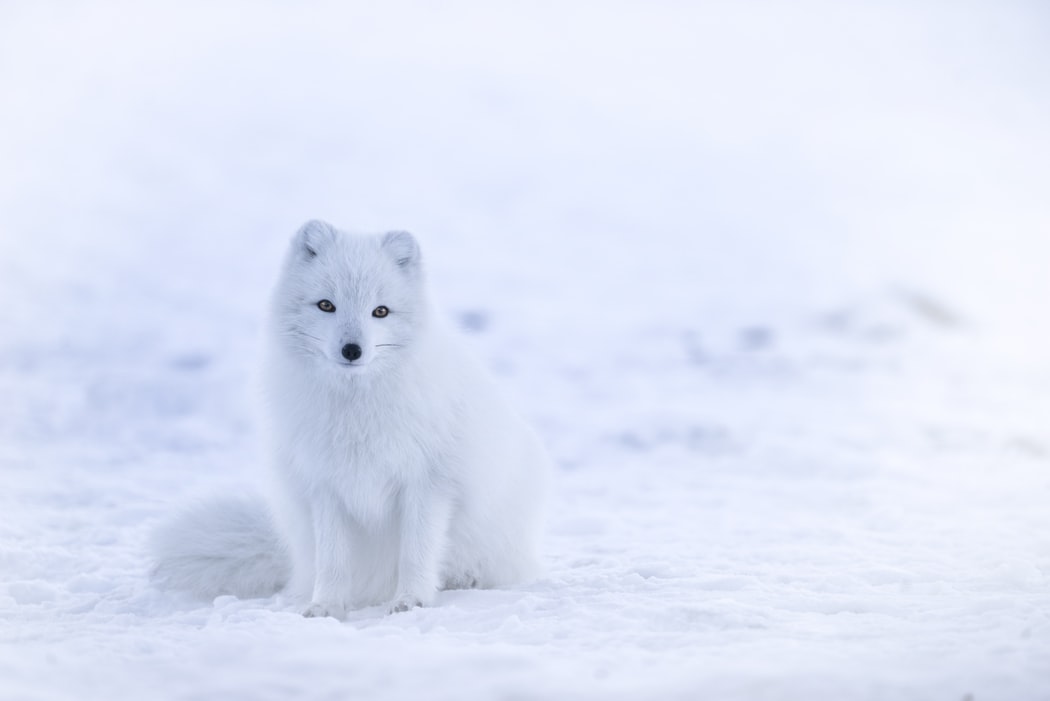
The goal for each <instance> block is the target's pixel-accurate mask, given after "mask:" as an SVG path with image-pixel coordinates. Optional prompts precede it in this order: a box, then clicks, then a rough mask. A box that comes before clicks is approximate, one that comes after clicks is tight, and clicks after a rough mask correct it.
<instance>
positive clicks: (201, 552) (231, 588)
mask: <svg viewBox="0 0 1050 701" xmlns="http://www.w3.org/2000/svg"><path fill="white" fill-rule="evenodd" d="M152 550H153V560H154V565H153V569H152V570H151V572H150V577H151V579H152V580H153V582H154V583H156V584H157V585H158V586H161V587H164V588H169V589H178V590H180V591H185V592H189V593H191V594H193V595H195V596H198V597H200V598H202V599H213V598H215V597H216V596H220V595H222V594H233V595H234V596H237V597H240V598H244V599H250V598H255V597H264V596H270V595H271V594H275V593H276V592H278V591H280V590H281V589H282V588H284V586H285V584H286V583H287V582H288V578H289V576H290V575H291V563H290V560H289V557H288V553H287V551H286V549H285V547H284V544H283V543H282V542H281V538H280V536H279V535H278V534H277V530H276V528H275V527H274V523H273V517H272V516H271V515H270V512H269V510H268V509H267V508H266V504H265V503H264V502H263V501H262V500H261V499H255V500H253V499H248V498H234V497H223V498H219V499H214V500H212V501H207V502H204V503H202V504H198V505H196V506H194V507H192V508H189V509H187V510H185V511H183V512H182V513H180V514H179V515H177V516H176V517H175V518H173V519H171V520H170V521H168V522H167V523H165V524H163V525H162V526H161V527H160V528H159V529H157V532H156V533H155V534H154V537H153V543H152Z"/></svg>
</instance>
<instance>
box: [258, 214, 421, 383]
mask: <svg viewBox="0 0 1050 701" xmlns="http://www.w3.org/2000/svg"><path fill="white" fill-rule="evenodd" d="M274 311H275V316H276V318H275V322H276V328H275V332H276V333H277V334H278V335H279V336H280V341H281V344H282V347H283V348H285V349H287V350H288V351H290V352H292V353H295V354H297V355H301V356H305V357H307V358H309V359H312V360H314V361H317V362H321V363H328V364H331V365H332V366H333V367H335V368H337V369H338V370H340V371H343V372H345V373H347V374H356V373H361V372H369V371H371V370H372V369H374V368H375V367H377V366H382V365H385V364H388V363H392V362H396V359H397V357H398V356H400V355H402V354H404V353H405V352H410V351H411V348H412V344H413V340H414V339H415V338H416V337H417V335H418V329H419V328H420V325H421V324H423V323H424V322H425V316H426V313H427V309H426V305H425V298H424V294H423V269H422V264H421V260H420V254H419V244H417V243H416V240H415V238H414V237H413V236H412V235H411V234H409V233H408V232H405V231H391V232H388V233H386V234H380V235H376V236H371V235H358V234H349V233H346V232H342V231H339V230H337V229H335V228H334V227H332V226H331V225H330V224H328V223H326V222H323V221H317V220H314V221H309V222H307V223H306V224H304V225H303V226H302V228H300V229H299V231H298V232H296V234H295V236H294V238H293V239H292V245H291V248H290V249H289V251H288V254H287V257H286V259H285V263H284V270H283V272H282V275H281V280H280V282H279V283H278V286H277V291H276V296H275V299H274Z"/></svg>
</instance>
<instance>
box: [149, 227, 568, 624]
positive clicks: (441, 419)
mask: <svg viewBox="0 0 1050 701" xmlns="http://www.w3.org/2000/svg"><path fill="white" fill-rule="evenodd" d="M322 300H327V301H328V302H329V303H330V304H328V305H322V306H324V307H325V308H326V309H327V307H328V306H331V307H333V309H330V310H328V311H325V310H322V308H319V306H318V303H319V302H321V301H322ZM380 307H383V308H385V309H386V310H388V311H387V313H386V314H383V310H380V311H378V312H377V311H375V310H377V309H378V308H380ZM269 336H270V338H269V341H268V350H269V353H268V359H267V363H266V377H265V379H266V389H267V394H268V397H267V401H268V408H269V414H270V425H269V426H268V431H269V434H270V437H271V440H272V443H273V451H274V468H275V469H274V475H275V476H276V480H274V485H275V488H274V489H272V490H271V492H272V494H271V496H272V499H271V500H270V506H269V508H268V507H267V506H266V505H264V504H262V503H255V502H250V501H244V500H224V501H218V502H214V503H211V504H207V505H204V506H202V507H198V508H197V509H195V510H193V511H189V512H187V513H186V514H183V515H182V516H180V517H179V518H177V519H176V520H175V521H173V522H172V523H170V524H168V525H167V526H165V527H164V528H162V529H161V530H160V531H158V534H157V537H156V539H155V541H154V542H155V548H156V553H155V554H156V565H155V567H154V570H153V575H154V579H155V580H156V581H157V582H159V583H161V584H163V585H167V586H171V587H174V588H179V589H183V590H188V591H191V592H193V593H195V594H197V595H199V596H204V597H210V596H215V595H218V594H222V593H231V594H236V595H238V596H261V595H267V594H271V593H274V592H276V591H277V590H279V589H282V588H285V589H286V590H287V591H288V592H289V593H291V594H292V595H293V596H295V597H297V598H299V599H300V600H301V601H302V602H303V603H304V604H305V609H304V613H305V614H306V615H309V616H315V615H331V616H336V617H342V616H343V615H344V614H345V612H346V610H347V609H348V608H356V607H361V606H367V605H373V604H378V603H384V602H385V603H387V604H388V605H389V607H390V610H391V611H402V610H406V609H408V608H411V607H414V606H419V605H428V604H430V603H431V602H432V601H433V599H434V596H435V594H436V592H437V591H438V590H439V589H442V588H464V587H475V586H476V587H496V586H501V585H509V584H513V583H517V582H521V581H523V580H525V579H527V578H529V577H530V576H532V575H533V574H534V573H535V572H536V570H537V566H538V559H537V539H538V520H539V511H540V502H541V497H542V492H543V488H544V485H545V482H546V477H547V472H548V469H549V467H548V461H547V458H546V456H545V454H544V451H543V450H542V448H541V446H540V444H539V441H538V440H537V438H536V437H535V435H534V434H533V432H532V431H531V430H530V429H529V428H528V427H527V426H526V425H525V424H524V423H523V422H522V421H521V420H520V419H519V418H518V417H517V416H516V415H515V414H514V413H513V412H512V411H511V410H510V409H509V408H508V407H507V405H506V404H505V403H504V402H503V401H502V400H501V398H500V397H499V395H498V393H497V392H496V391H495V387H494V386H493V384H492V383H491V381H490V380H489V379H488V378H487V376H486V374H485V373H484V372H482V371H481V369H480V368H479V367H478V366H477V365H476V364H475V363H474V362H473V361H472V360H471V359H470V358H469V356H468V354H467V353H465V351H464V350H463V349H462V348H461V347H460V345H459V343H457V341H456V339H455V338H454V335H453V334H452V333H451V332H449V331H448V330H447V329H446V328H445V327H444V326H443V325H442V324H441V323H439V320H438V319H436V318H434V316H433V315H432V313H431V310H430V308H429V304H428V299H427V295H426V293H425V290H424V281H423V269H422V264H421V259H420V252H419V247H418V245H417V243H416V241H415V239H414V238H413V237H412V236H411V235H410V234H407V233H404V232H391V233H388V234H385V235H380V236H361V235H352V234H347V233H344V232H340V231H337V230H336V229H334V228H333V227H331V226H330V225H328V224H326V223H324V222H319V221H313V222H308V223H307V224H306V225H304V226H303V227H302V228H301V229H300V230H299V232H298V233H297V234H296V236H295V238H294V240H293V242H292V246H291V250H290V251H289V253H288V255H287V259H286V261H285V264H284V269H283V272H282V275H281V278H280V280H279V282H278V285H277V289H276V293H275V295H274V301H273V309H272V315H271V324H270V328H269ZM348 349H349V351H348ZM271 514H272V516H271Z"/></svg>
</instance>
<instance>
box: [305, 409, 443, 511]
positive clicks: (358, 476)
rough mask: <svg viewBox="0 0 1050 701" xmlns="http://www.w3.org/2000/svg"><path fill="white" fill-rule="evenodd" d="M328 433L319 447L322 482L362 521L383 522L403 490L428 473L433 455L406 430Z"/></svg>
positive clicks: (395, 507) (428, 476)
mask: <svg viewBox="0 0 1050 701" xmlns="http://www.w3.org/2000/svg"><path fill="white" fill-rule="evenodd" d="M332 438H333V440H331V441H328V445H327V446H326V450H325V451H324V452H325V456H324V463H325V469H324V473H325V475H324V477H325V482H326V483H327V484H326V486H327V488H329V489H331V490H332V491H333V492H334V493H335V494H336V495H337V496H338V497H339V499H340V500H341V501H342V502H343V503H344V504H345V506H346V508H347V510H348V511H349V513H350V515H351V517H352V518H353V519H354V520H355V521H357V522H358V523H360V524H361V525H365V526H370V525H377V524H382V523H385V522H388V521H389V520H390V519H391V518H392V517H393V516H394V515H395V514H396V513H397V511H398V508H399V502H400V498H401V496H402V494H403V493H404V491H405V490H406V489H413V488H415V487H416V485H421V484H427V483H429V482H430V481H431V480H432V478H433V475H432V473H433V471H434V465H433V459H432V457H431V455H429V454H428V450H427V447H426V446H425V445H423V444H422V443H421V442H420V441H419V440H418V439H417V437H416V436H415V435H413V434H412V433H411V432H408V431H398V430H386V431H384V432H381V433H375V434H370V435H369V434H366V435H361V434H360V433H355V432H347V433H344V434H341V435H340V434H337V435H334V436H333V437H332Z"/></svg>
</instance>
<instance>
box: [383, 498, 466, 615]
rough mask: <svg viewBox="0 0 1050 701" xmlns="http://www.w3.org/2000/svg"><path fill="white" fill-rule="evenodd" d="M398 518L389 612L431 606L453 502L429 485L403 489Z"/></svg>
mask: <svg viewBox="0 0 1050 701" xmlns="http://www.w3.org/2000/svg"><path fill="white" fill-rule="evenodd" d="M400 516H401V521H400V527H401V549H400V552H399V553H398V568H397V590H396V594H395V595H394V600H393V602H392V603H391V605H390V613H398V612H401V611H408V610H410V609H413V608H415V607H417V606H429V605H430V604H431V603H433V601H434V596H435V595H436V594H437V590H438V584H439V582H438V577H439V572H438V567H439V565H440V563H441V556H442V555H443V554H444V548H445V545H446V539H447V537H448V535H447V533H448V525H449V520H450V519H451V516H452V500H451V499H450V498H449V497H448V496H447V495H444V494H441V493H439V492H437V491H436V490H435V489H434V487H433V485H431V484H427V485H426V486H425V488H423V489H416V490H406V491H405V492H403V497H402V500H401V514H400Z"/></svg>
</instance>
